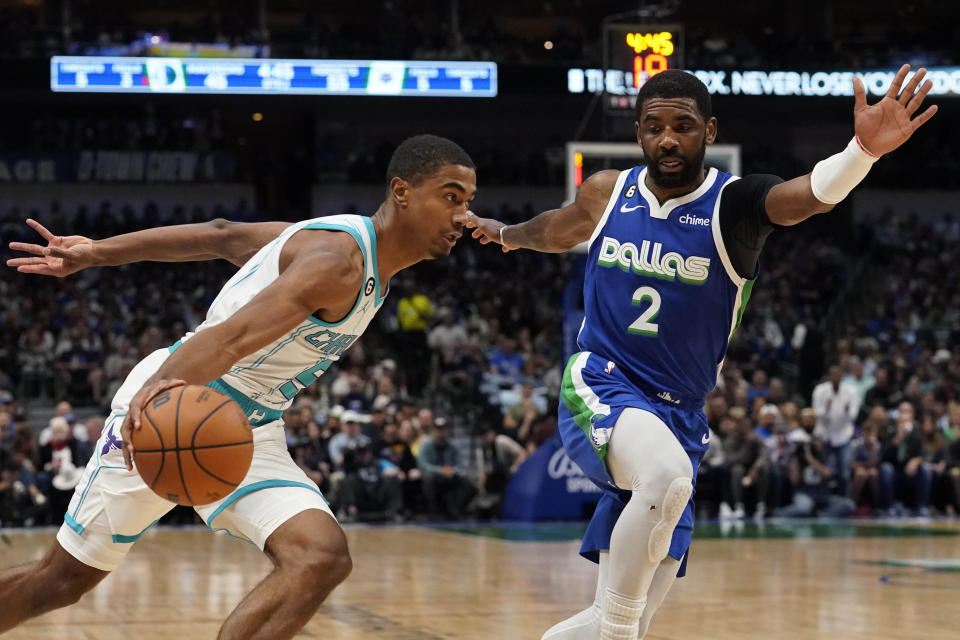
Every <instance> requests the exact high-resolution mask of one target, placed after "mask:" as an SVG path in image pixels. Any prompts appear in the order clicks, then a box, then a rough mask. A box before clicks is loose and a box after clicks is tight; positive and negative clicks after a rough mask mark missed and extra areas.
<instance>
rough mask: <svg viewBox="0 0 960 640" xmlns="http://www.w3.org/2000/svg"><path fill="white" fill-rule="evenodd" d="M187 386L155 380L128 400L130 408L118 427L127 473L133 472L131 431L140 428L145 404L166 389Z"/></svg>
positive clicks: (170, 381)
mask: <svg viewBox="0 0 960 640" xmlns="http://www.w3.org/2000/svg"><path fill="white" fill-rule="evenodd" d="M185 384H187V383H186V382H184V381H183V380H163V379H162V380H157V381H155V382H149V383H147V384H145V385H144V386H143V387H142V388H141V389H140V391H137V393H136V394H135V395H134V396H133V399H131V400H130V406H129V407H127V415H126V416H125V417H124V418H123V424H122V425H120V440H121V447H120V451H121V453H123V463H124V464H125V465H126V466H127V471H133V454H134V450H133V431H134V430H135V429H139V428H140V416H141V415H143V410H144V409H146V408H147V403H148V402H150V401H151V400H153V399H154V398H155V397H157V396H158V395H160V394H161V393H163V392H164V391H166V390H168V389H173V388H174V387H181V386H183V385H185Z"/></svg>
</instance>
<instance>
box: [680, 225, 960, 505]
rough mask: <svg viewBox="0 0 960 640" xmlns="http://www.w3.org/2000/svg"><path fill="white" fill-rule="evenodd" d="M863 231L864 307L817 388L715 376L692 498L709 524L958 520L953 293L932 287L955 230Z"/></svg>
mask: <svg viewBox="0 0 960 640" xmlns="http://www.w3.org/2000/svg"><path fill="white" fill-rule="evenodd" d="M871 228H872V229H873V230H874V232H875V236H874V239H873V241H872V243H871V244H870V246H871V249H870V250H869V251H868V252H867V256H868V262H867V265H866V267H865V268H864V269H863V273H864V274H867V275H866V277H864V280H863V282H862V283H861V284H860V286H861V287H862V289H863V290H864V291H863V292H861V293H862V294H865V295H860V296H858V298H859V299H864V300H866V301H867V302H866V303H864V305H863V308H861V309H853V310H852V311H851V314H852V320H851V321H850V323H849V326H848V327H846V329H845V330H844V331H841V332H840V337H839V338H838V339H837V340H836V343H835V344H834V345H831V346H832V349H831V352H832V355H833V356H834V361H833V364H832V365H831V366H829V367H828V368H827V370H826V376H825V377H826V379H825V380H824V381H822V382H820V383H819V384H818V385H816V386H815V387H814V388H813V389H812V390H809V389H808V390H806V391H805V392H804V393H798V394H789V393H785V392H784V389H785V387H784V385H783V383H782V380H780V379H779V378H776V377H774V378H770V379H769V380H768V377H767V370H766V369H765V368H764V366H756V367H753V368H749V367H745V368H743V370H742V371H741V369H740V368H732V367H728V368H726V369H725V371H724V375H723V378H722V382H723V384H722V385H721V387H720V388H719V389H718V391H717V392H716V393H715V394H714V395H713V396H712V397H711V399H710V401H709V404H708V415H709V419H710V426H711V429H712V430H713V431H714V432H715V433H716V436H717V437H716V438H715V440H714V443H715V445H714V446H712V447H711V451H710V453H709V454H708V456H707V458H706V460H705V461H704V465H703V466H702V467H701V474H702V476H703V477H702V478H701V481H700V483H699V485H698V492H699V494H700V495H701V497H706V500H702V502H706V503H710V504H712V505H713V506H715V507H716V508H717V510H716V511H715V513H719V514H720V515H721V516H725V517H738V516H743V515H744V514H745V513H747V514H748V513H750V512H753V513H755V514H761V515H762V514H770V513H773V514H777V515H782V516H811V515H849V514H851V513H862V514H870V513H872V514H875V515H902V514H916V515H929V514H930V513H931V512H932V513H939V514H951V515H955V514H957V513H958V512H960V386H958V383H960V311H958V309H960V306H958V302H960V286H958V284H957V283H956V282H955V279H952V278H949V277H944V274H945V273H949V271H950V270H951V269H952V268H953V265H955V264H956V260H957V259H958V258H960V255H958V249H957V240H960V223H958V222H957V220H956V219H955V218H954V217H953V216H949V215H948V216H945V217H943V218H941V219H937V220H920V219H917V218H916V217H915V216H913V217H905V218H900V219H898V218H896V217H893V216H887V217H884V218H882V219H881V220H879V221H873V222H872V224H871ZM748 315H749V314H748ZM748 380H749V382H748Z"/></svg>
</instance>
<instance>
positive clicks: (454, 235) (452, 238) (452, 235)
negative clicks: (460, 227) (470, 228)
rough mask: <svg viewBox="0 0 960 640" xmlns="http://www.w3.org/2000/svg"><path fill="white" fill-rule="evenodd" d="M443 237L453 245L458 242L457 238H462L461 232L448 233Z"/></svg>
mask: <svg viewBox="0 0 960 640" xmlns="http://www.w3.org/2000/svg"><path fill="white" fill-rule="evenodd" d="M443 238H444V240H446V241H447V243H448V244H449V245H450V246H451V247H452V246H453V245H455V244H457V240H459V239H460V234H459V233H448V234H447V235H445V236H443Z"/></svg>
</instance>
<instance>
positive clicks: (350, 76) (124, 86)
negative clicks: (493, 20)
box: [50, 56, 497, 98]
mask: <svg viewBox="0 0 960 640" xmlns="http://www.w3.org/2000/svg"><path fill="white" fill-rule="evenodd" d="M50 88H51V89H52V90H53V91H66V92H95V93H219V94H258V95H293V94H306V95H341V96H348V95H354V96H371V95H376V96H419V97H459V98H492V97H495V96H496V95H497V64H496V63H495V62H459V61H457V62H446V61H435V60H431V61H422V60H278V59H262V58H261V59H257V58H229V59H227V58H224V59H210V58H188V59H180V58H125V57H106V56H54V57H52V58H51V59H50Z"/></svg>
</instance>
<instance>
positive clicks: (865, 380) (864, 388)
mask: <svg viewBox="0 0 960 640" xmlns="http://www.w3.org/2000/svg"><path fill="white" fill-rule="evenodd" d="M843 381H844V382H845V383H847V384H849V385H851V386H852V387H853V388H854V389H856V390H857V395H858V396H859V397H860V404H861V405H862V404H863V403H864V402H865V401H866V399H867V392H869V391H870V389H872V388H873V385H874V384H876V379H874V377H873V376H870V375H867V374H866V373H864V371H863V362H861V361H860V359H859V358H854V359H852V360H851V363H850V373H848V374H847V375H846V376H844V378H843Z"/></svg>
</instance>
